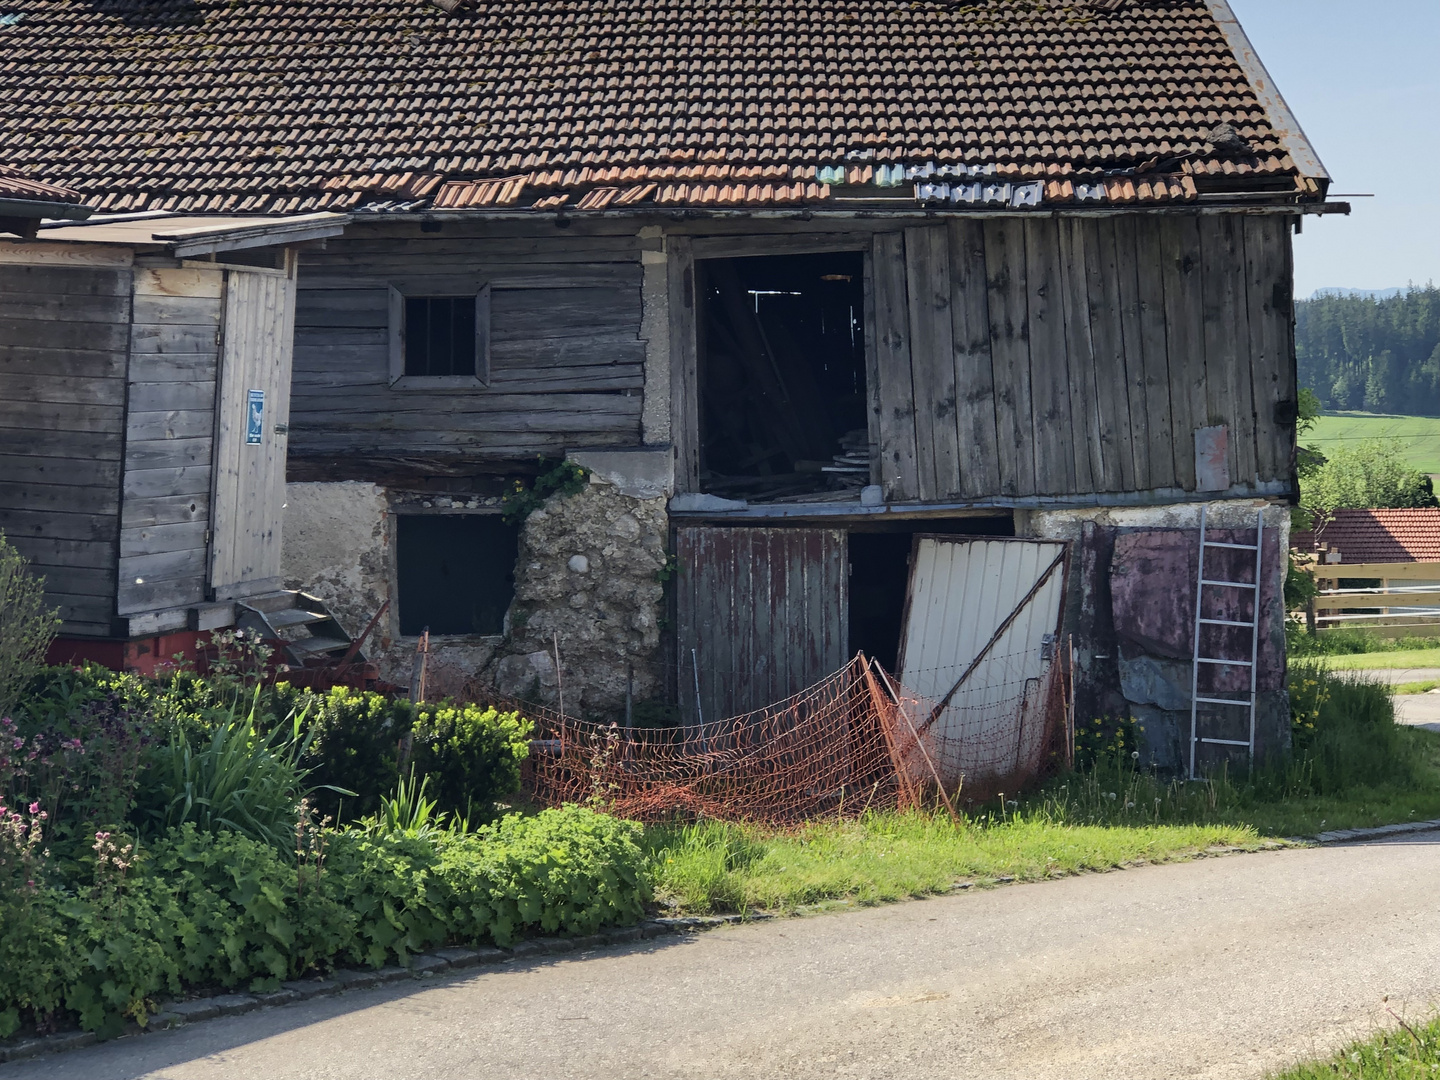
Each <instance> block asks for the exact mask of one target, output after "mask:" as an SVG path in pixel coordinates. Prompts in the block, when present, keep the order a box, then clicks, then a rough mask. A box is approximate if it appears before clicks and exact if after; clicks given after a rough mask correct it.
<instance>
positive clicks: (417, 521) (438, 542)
mask: <svg viewBox="0 0 1440 1080" xmlns="http://www.w3.org/2000/svg"><path fill="white" fill-rule="evenodd" d="M395 532H396V535H395V557H396V563H397V566H396V571H397V574H396V577H397V582H396V585H397V590H396V591H397V592H398V593H399V601H400V633H401V634H404V635H407V636H414V635H417V634H420V633H421V632H422V631H424V630H425V628H426V627H429V629H430V632H431V633H432V634H501V633H504V630H505V612H506V611H507V610H509V607H510V601H511V600H513V599H514V598H515V557H516V554H517V542H518V538H519V529H518V528H516V526H514V525H506V524H505V522H503V521H501V520H500V518H499V517H498V516H495V515H490V514H454V515H440V514H402V515H401V516H399V517H397V518H396V519H395Z"/></svg>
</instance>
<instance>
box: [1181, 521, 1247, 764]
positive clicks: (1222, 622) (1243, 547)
mask: <svg viewBox="0 0 1440 1080" xmlns="http://www.w3.org/2000/svg"><path fill="white" fill-rule="evenodd" d="M1206 510H1207V508H1206V507H1205V506H1201V507H1200V567H1199V571H1198V573H1197V575H1196V587H1195V646H1194V651H1193V654H1192V656H1193V663H1192V664H1191V669H1190V779H1191V780H1198V779H1200V774H1199V772H1198V771H1197V767H1198V765H1199V762H1198V760H1197V758H1198V751H1199V749H1200V746H1201V744H1202V743H1209V744H1211V745H1215V746H1243V747H1245V749H1246V750H1247V751H1248V753H1249V755H1250V760H1251V761H1252V762H1253V761H1254V760H1255V701H1256V694H1255V674H1256V662H1257V661H1258V659H1259V656H1260V582H1261V580H1262V579H1261V576H1260V566H1261V562H1260V560H1261V555H1260V552H1261V548H1262V547H1263V546H1264V540H1265V512H1264V511H1263V510H1259V511H1256V513H1255V543H1253V544H1222V543H1219V542H1217V541H1214V540H1210V539H1208V538H1207V533H1206V520H1205V515H1206ZM1213 548H1223V549H1228V550H1230V551H1253V552H1254V553H1255V580H1254V581H1253V582H1247V581H1218V580H1215V579H1212V578H1207V577H1206V576H1205V553H1206V552H1207V551H1209V550H1211V549H1213ZM1206 589H1241V590H1246V591H1249V592H1250V593H1251V601H1252V602H1251V604H1250V619H1249V621H1237V620H1234V619H1207V618H1206V617H1205V596H1206V592H1205V590H1206ZM1202 626H1245V627H1249V629H1250V659H1248V660H1232V659H1228V658H1225V657H1214V656H1201V655H1200V628H1201V627H1202ZM1202 664H1204V665H1209V666H1212V667H1247V668H1249V669H1250V694H1249V696H1248V697H1246V698H1223V697H1201V696H1200V667H1201V665H1202ZM1213 692H1214V693H1225V692H1226V691H1213ZM1201 705H1220V706H1226V707H1229V708H1237V709H1245V710H1247V711H1248V712H1249V714H1250V717H1249V719H1250V737H1249V738H1248V739H1211V738H1203V737H1201V735H1200V706H1201Z"/></svg>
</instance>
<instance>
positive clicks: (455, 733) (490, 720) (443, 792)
mask: <svg viewBox="0 0 1440 1080" xmlns="http://www.w3.org/2000/svg"><path fill="white" fill-rule="evenodd" d="M417 711H418V716H417V717H416V720H415V728H414V735H413V745H412V750H411V753H412V755H413V757H412V761H413V762H414V765H415V769H416V771H417V772H419V773H420V774H421V775H424V776H428V777H430V779H431V781H432V783H433V787H432V788H431V793H432V795H433V796H434V798H435V801H436V804H437V805H438V807H439V809H440V810H441V811H443V812H445V813H448V814H450V815H451V816H452V817H455V816H460V817H465V818H469V819H472V820H487V819H489V818H491V817H493V816H494V813H495V801H496V800H497V799H499V798H503V797H504V796H506V795H510V794H513V793H514V792H516V791H519V790H520V762H521V761H522V760H523V759H524V758H525V756H526V755H527V754H528V753H529V752H530V732H531V731H532V730H533V727H534V725H532V724H531V723H530V721H528V720H526V719H524V718H523V717H522V716H520V714H519V713H513V712H511V713H502V712H497V711H496V710H494V709H482V708H480V707H479V706H476V705H454V704H449V703H445V704H440V705H421V706H420V707H419V709H418V710H417Z"/></svg>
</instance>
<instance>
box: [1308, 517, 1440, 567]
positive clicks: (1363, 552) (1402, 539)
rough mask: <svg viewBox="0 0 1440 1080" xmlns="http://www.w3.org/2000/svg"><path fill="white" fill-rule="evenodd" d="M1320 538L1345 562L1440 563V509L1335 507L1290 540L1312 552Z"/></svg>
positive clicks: (1328, 548)
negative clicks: (1316, 524) (1315, 526)
mask: <svg viewBox="0 0 1440 1080" xmlns="http://www.w3.org/2000/svg"><path fill="white" fill-rule="evenodd" d="M1317 541H1318V542H1319V543H1321V544H1324V545H1325V546H1326V549H1327V550H1329V551H1338V552H1340V558H1341V562H1342V563H1387V562H1440V508H1420V509H1405V510H1333V511H1331V512H1330V515H1329V516H1328V519H1327V520H1326V521H1324V522H1323V523H1321V525H1320V526H1319V528H1318V529H1316V530H1315V531H1314V532H1307V533H1299V532H1297V533H1296V534H1295V535H1294V537H1292V540H1291V543H1292V545H1293V546H1295V547H1296V548H1297V549H1299V550H1301V551H1313V550H1315V544H1316V542H1317Z"/></svg>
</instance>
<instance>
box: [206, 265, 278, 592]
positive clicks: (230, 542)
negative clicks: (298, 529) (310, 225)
mask: <svg viewBox="0 0 1440 1080" xmlns="http://www.w3.org/2000/svg"><path fill="white" fill-rule="evenodd" d="M292 265H293V264H292ZM225 278H226V281H225V320H224V330H223V339H222V345H221V350H220V387H219V396H218V401H217V412H218V416H217V419H216V425H215V436H216V446H215V481H214V495H213V497H212V500H211V508H212V509H211V522H212V524H211V530H212V538H211V547H210V589H211V592H212V593H213V595H214V597H215V599H217V600H230V599H235V598H238V597H244V596H252V595H255V594H257V593H262V592H268V591H271V590H273V589H277V588H279V587H280V523H281V515H282V510H283V507H284V505H285V448H286V443H287V433H288V430H289V421H290V360H291V353H292V349H293V344H294V336H295V279H294V276H293V273H290V274H286V273H279V272H276V271H265V270H257V271H253V272H252V271H247V270H235V269H231V270H227V271H226V274H225Z"/></svg>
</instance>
